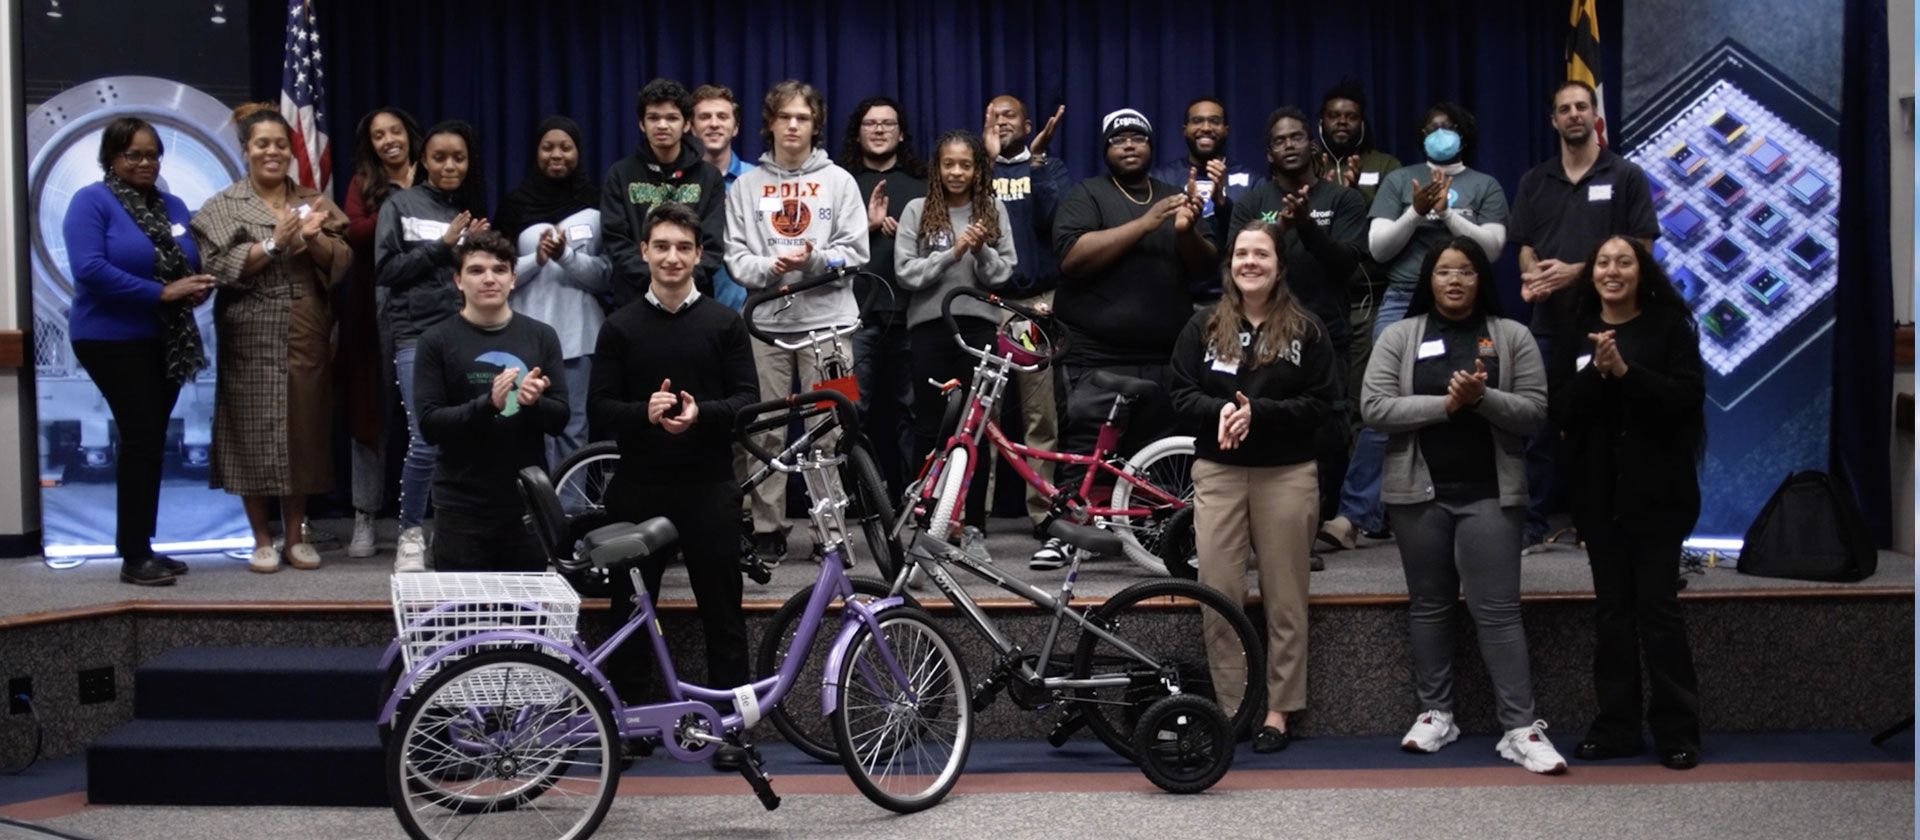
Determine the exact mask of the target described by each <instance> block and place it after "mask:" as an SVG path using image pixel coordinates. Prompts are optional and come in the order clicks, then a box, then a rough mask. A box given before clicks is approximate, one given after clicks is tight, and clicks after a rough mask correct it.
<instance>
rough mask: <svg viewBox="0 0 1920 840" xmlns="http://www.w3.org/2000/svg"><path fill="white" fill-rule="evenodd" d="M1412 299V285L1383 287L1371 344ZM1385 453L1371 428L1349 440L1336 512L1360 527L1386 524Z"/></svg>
mask: <svg viewBox="0 0 1920 840" xmlns="http://www.w3.org/2000/svg"><path fill="white" fill-rule="evenodd" d="M1412 302H1413V290H1412V289H1402V288H1399V287H1389V288H1388V289H1387V292H1386V294H1384V295H1382V296H1381V297H1380V315H1379V317H1378V318H1375V319H1374V322H1373V344H1374V345H1376V346H1377V345H1379V343H1380V334H1381V333H1383V332H1386V331H1387V328H1388V327H1391V326H1393V325H1394V324H1396V323H1398V322H1399V321H1400V319H1402V318H1405V317H1406V315H1407V304H1409V303H1412ZM1354 363H1355V364H1358V365H1360V366H1361V367H1363V368H1364V367H1366V364H1367V360H1361V359H1355V360H1354ZM1360 400H1361V395H1360V394H1354V395H1353V396H1352V397H1351V401H1352V403H1353V405H1354V408H1355V410H1356V411H1358V409H1359V406H1360ZM1386 457H1387V436H1386V435H1384V434H1381V433H1380V432H1378V431H1375V430H1374V429H1372V428H1364V429H1361V430H1360V436H1359V437H1358V438H1356V439H1355V440H1354V442H1353V458H1352V459H1351V460H1349V461H1348V462H1347V478H1346V481H1345V482H1343V483H1342V484H1341V487H1340V515H1341V516H1344V517H1346V518H1347V521H1349V522H1352V523H1353V524H1354V525H1357V526H1359V528H1360V530H1362V531H1380V530H1383V529H1385V527H1386V524H1387V511H1386V508H1385V507H1384V506H1382V505H1381V504H1380V471H1381V462H1382V461H1384V460H1386Z"/></svg>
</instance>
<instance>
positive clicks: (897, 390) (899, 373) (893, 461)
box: [853, 313, 939, 493]
mask: <svg viewBox="0 0 1920 840" xmlns="http://www.w3.org/2000/svg"><path fill="white" fill-rule="evenodd" d="M909 361H910V358H909V354H908V342H907V319H906V313H900V314H899V315H898V316H896V317H894V318H891V319H889V318H887V317H885V316H883V315H877V314H876V315H875V316H873V317H871V318H869V319H866V320H863V321H862V323H861V326H860V329H859V330H858V331H857V332H855V333H854V334H853V378H854V379H856V380H858V381H859V383H860V423H861V426H862V427H863V428H864V429H866V432H867V438H868V439H869V440H872V441H873V446H874V450H875V453H874V454H875V458H876V460H878V461H879V462H880V463H879V464H878V466H879V467H880V477H881V479H882V480H883V481H885V482H886V484H887V491H888V492H889V493H898V492H900V491H901V489H902V488H903V487H904V486H905V483H906V475H907V474H908V473H909V472H910V471H912V470H914V469H917V468H918V467H919V465H918V464H917V463H914V462H912V460H911V459H910V457H909V454H908V453H911V452H913V451H914V446H913V423H912V418H913V375H912V371H911V369H910V368H909V367H908V363H909ZM938 409H939V406H935V410H938Z"/></svg>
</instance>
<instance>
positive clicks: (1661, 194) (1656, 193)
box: [1647, 174, 1667, 204]
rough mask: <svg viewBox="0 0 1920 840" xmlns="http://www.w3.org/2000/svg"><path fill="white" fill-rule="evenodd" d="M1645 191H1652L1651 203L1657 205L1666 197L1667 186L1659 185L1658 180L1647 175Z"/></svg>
mask: <svg viewBox="0 0 1920 840" xmlns="http://www.w3.org/2000/svg"><path fill="white" fill-rule="evenodd" d="M1647 189H1650V190H1652V191H1653V203H1655V204H1659V203H1660V200H1661V199H1663V198H1666V197H1667V185H1666V184H1663V183H1660V179H1659V178H1655V177H1653V175H1651V174H1648V175H1647Z"/></svg>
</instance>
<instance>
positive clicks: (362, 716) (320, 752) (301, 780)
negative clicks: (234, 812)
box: [87, 647, 387, 806]
mask: <svg viewBox="0 0 1920 840" xmlns="http://www.w3.org/2000/svg"><path fill="white" fill-rule="evenodd" d="M380 653H381V651H380V649H379V648H316V647H277V648H276V647H264V648H246V647H202V648H178V649H175V650H171V651H168V652H166V653H163V654H160V655H159V656H156V657H154V658H153V659H150V660H148V661H147V662H145V663H143V664H142V665H140V666H139V667H138V668H136V669H134V675H133V684H134V697H133V709H134V719H133V721H132V722H131V723H128V724H126V725H125V726H122V727H120V728H119V729H116V730H114V731H112V732H110V733H108V734H107V735H106V736H105V737H103V738H100V739H99V740H97V741H95V742H94V743H93V744H92V745H91V746H89V747H88V748H87V798H88V800H89V801H90V802H92V803H94V804H97V805H329V806H355V805H358V806H381V805H385V804H386V802H387V795H386V783H385V782H384V781H383V777H382V776H381V772H380V764H381V760H382V759H383V758H384V757H385V755H386V751H385V749H384V748H383V747H382V746H381V743H380V735H379V732H378V730H377V729H376V727H375V725H374V717H375V715H377V714H378V713H379V705H380V701H381V700H382V699H383V698H380V697H379V696H378V695H379V690H380V682H381V677H382V673H381V671H380V667H379V663H380Z"/></svg>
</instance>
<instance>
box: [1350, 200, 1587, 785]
mask: <svg viewBox="0 0 1920 840" xmlns="http://www.w3.org/2000/svg"><path fill="white" fill-rule="evenodd" d="M1420 278H1421V282H1420V285H1419V286H1417V287H1415V289H1414V293H1413V302H1412V304H1411V305H1410V306H1409V307H1408V308H1407V317H1406V319H1405V320H1402V321H1400V322H1399V323H1396V324H1394V325H1393V326H1391V327H1389V328H1387V330H1386V331H1385V332H1384V333H1381V335H1380V339H1379V341H1378V342H1376V343H1375V344H1374V348H1373V355H1372V358H1371V359H1370V360H1369V361H1368V363H1367V375H1366V379H1365V383H1364V385H1363V386H1362V390H1361V398H1360V404H1361V414H1362V416H1363V417H1364V419H1365V420H1366V423H1367V425H1368V426H1371V427H1373V428H1374V429H1377V430H1379V431H1381V432H1383V433H1385V434H1386V435H1387V436H1388V440H1387V455H1386V460H1385V462H1384V465H1383V466H1384V469H1383V476H1382V480H1381V486H1380V499H1381V501H1382V502H1384V503H1385V504H1386V505H1387V516H1388V518H1389V519H1390V521H1391V522H1392V525H1393V531H1394V533H1395V534H1396V535H1397V536H1398V538H1399V544H1400V563H1401V567H1402V568H1403V569H1404V570H1405V571H1406V575H1407V594H1408V599H1409V612H1410V616H1409V617H1410V619H1411V622H1410V623H1411V635H1412V637H1413V673H1414V689H1415V691H1416V693H1418V695H1419V697H1420V703H1421V708H1423V709H1425V710H1426V711H1424V712H1422V713H1421V714H1420V716H1419V718H1418V719H1416V720H1415V721H1414V724H1413V728H1412V729H1410V730H1408V732H1407V734H1406V737H1404V738H1403V739H1401V747H1402V748H1403V749H1406V750H1407V751H1409V752H1434V751H1437V750H1439V749H1440V748H1441V747H1444V746H1446V745H1447V744H1449V743H1452V742H1453V740H1454V739H1455V738H1458V737H1460V728H1459V727H1458V726H1456V725H1454V722H1453V630H1452V627H1451V623H1452V619H1453V606H1454V602H1455V601H1456V600H1458V598H1459V597H1460V595H1461V594H1462V593H1463V592H1464V593H1465V595H1466V600H1467V611H1468V612H1469V613H1471V614H1472V616H1473V619H1474V624H1475V626H1476V627H1477V629H1478V637H1479V639H1480V655H1481V657H1482V658H1483V659H1485V660H1486V665H1487V672H1488V673H1489V674H1490V675H1491V676H1492V677H1493V686H1494V694H1495V696H1496V698H1497V700H1498V703H1499V707H1500V708H1499V718H1500V725H1501V728H1502V729H1505V730H1506V734H1505V735H1504V736H1502V737H1501V739H1500V743H1499V745H1498V747H1497V749H1498V751H1499V753H1500V755H1501V756H1502V757H1504V758H1506V759H1508V760H1511V761H1513V762H1514V763H1516V764H1520V765H1522V766H1524V767H1526V768H1527V769H1528V770H1531V771H1533V772H1535V773H1562V772H1565V771H1566V769H1567V763H1566V761H1565V760H1564V759H1562V758H1561V757H1560V753H1559V752H1557V751H1555V750H1554V748H1553V744H1552V742H1550V741H1548V740H1547V736H1546V728H1547V724H1546V722H1545V721H1541V720H1536V719H1535V718H1534V708H1533V678H1532V675H1531V674H1530V673H1529V669H1528V663H1527V639H1526V632H1525V630H1524V628H1522V627H1521V624H1520V529H1521V525H1522V523H1523V521H1524V520H1525V518H1526V512H1527V477H1526V438H1527V435H1529V434H1531V433H1532V432H1533V431H1534V430H1535V429H1536V428H1539V426H1540V424H1541V422H1542V421H1543V420H1545V418H1546V414H1547V378H1546V368H1545V365H1544V364H1543V363H1542V362H1541V359H1540V351H1539V348H1538V347H1537V346H1536V345H1535V344H1534V342H1533V338H1532V336H1531V335H1529V334H1528V332H1527V328H1526V327H1525V326H1522V325H1521V324H1519V323H1516V322H1514V321H1509V320H1506V319H1505V318H1502V317H1500V314H1499V306H1498V296H1497V294H1496V293H1495V291H1494V288H1493V267H1492V265H1491V263H1490V261H1489V260H1488V259H1487V255H1486V252H1485V251H1482V250H1481V249H1480V246H1479V244H1477V243H1475V242H1474V241H1473V240H1471V239H1467V238H1464V237H1456V238H1454V239H1450V240H1448V241H1446V242H1445V243H1442V244H1441V245H1440V246H1438V247H1436V248H1434V249H1432V250H1431V251H1429V252H1428V253H1427V257H1426V260H1425V261H1424V262H1423V263H1422V265H1421V267H1420Z"/></svg>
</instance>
